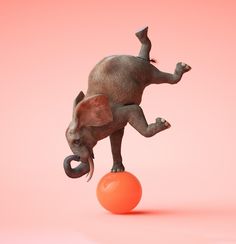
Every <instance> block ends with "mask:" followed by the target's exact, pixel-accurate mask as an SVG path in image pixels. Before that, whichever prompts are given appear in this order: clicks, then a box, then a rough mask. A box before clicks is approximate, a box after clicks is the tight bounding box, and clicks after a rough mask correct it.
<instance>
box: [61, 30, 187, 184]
mask: <svg viewBox="0 0 236 244" xmlns="http://www.w3.org/2000/svg"><path fill="white" fill-rule="evenodd" d="M135 35H136V37H137V38H138V40H139V41H140V43H141V48H140V51H139V54H138V56H131V55H112V56H108V57H105V58H104V59H102V60H101V61H100V62H99V63H97V64H96V65H95V67H94V68H93V69H92V71H91V72H90V74H89V77H88V89H87V92H86V94H84V93H83V92H82V91H81V92H80V93H79V94H78V96H77V97H76V98H75V100H74V104H73V114H72V120H71V122H70V124H69V126H68V128H67V130H66V133H65V134H66V139H67V141H68V144H69V147H70V149H71V151H72V153H73V155H70V156H68V157H66V158H65V160H64V170H65V173H66V175H67V176H69V177H71V178H78V177H81V176H83V175H85V174H87V176H88V181H89V180H90V179H91V178H92V175H93V172H94V162H93V159H94V154H93V147H94V146H95V145H96V144H97V142H98V141H99V140H102V139H104V138H106V137H108V136H109V137H110V143H111V151H112V156H113V166H112V169H111V172H115V173H116V172H122V171H124V170H125V167H124V165H123V162H122V156H121V143H122V137H123V134H124V128H125V126H126V125H127V124H128V123H129V124H130V125H131V126H132V127H134V129H136V130H137V131H138V132H139V133H140V134H141V135H143V136H144V137H151V136H154V135H155V134H157V133H158V132H161V131H163V130H165V129H168V128H169V127H170V123H169V122H167V121H166V120H165V119H163V118H160V117H158V118H157V119H156V120H155V122H154V123H151V124H148V123H147V121H146V118H145V115H144V113H143V110H142V108H141V107H140V106H139V105H140V103H141V100H142V94H143V91H144V89H145V87H147V86H149V85H151V84H161V83H168V84H176V83H178V82H179V81H180V80H181V78H182V75H183V74H184V73H185V72H188V71H189V70H191V67H190V66H189V65H187V64H185V63H183V62H179V63H177V64H176V68H175V71H174V73H173V74H170V73H166V72H162V71H160V70H159V69H157V68H156V67H155V66H154V65H153V64H151V63H152V62H155V60H153V59H150V58H149V54H150V50H151V46H152V44H151V41H150V39H149V37H148V27H145V28H142V29H141V30H139V31H137V32H136V33H135ZM72 161H78V162H80V164H79V165H77V166H76V167H74V168H72V166H71V162H72Z"/></svg>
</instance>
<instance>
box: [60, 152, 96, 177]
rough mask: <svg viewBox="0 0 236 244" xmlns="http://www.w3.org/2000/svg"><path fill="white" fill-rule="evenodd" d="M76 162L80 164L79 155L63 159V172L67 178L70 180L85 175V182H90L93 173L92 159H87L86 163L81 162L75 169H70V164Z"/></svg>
mask: <svg viewBox="0 0 236 244" xmlns="http://www.w3.org/2000/svg"><path fill="white" fill-rule="evenodd" d="M72 161H77V162H80V161H81V160H80V156H79V155H70V156H68V157H66V158H65V159H64V164H63V166H64V170H65V173H66V175H67V176H68V177H70V178H79V177H81V176H83V175H85V174H87V177H88V179H87V182H88V181H90V180H91V178H92V176H93V173H94V162H93V159H92V157H88V163H83V162H81V163H80V164H79V165H78V166H76V167H75V168H72V166H71V162H72Z"/></svg>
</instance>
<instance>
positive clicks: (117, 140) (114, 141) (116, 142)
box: [110, 128, 125, 172]
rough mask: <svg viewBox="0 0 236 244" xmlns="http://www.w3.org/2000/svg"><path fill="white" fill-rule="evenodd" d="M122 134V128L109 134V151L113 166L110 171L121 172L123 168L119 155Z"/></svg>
mask: <svg viewBox="0 0 236 244" xmlns="http://www.w3.org/2000/svg"><path fill="white" fill-rule="evenodd" d="M123 135H124V128H122V129H120V130H117V131H115V132H114V133H113V134H111V135H110V142H111V151H112V157H113V167H112V169H111V172H121V171H124V170H125V167H124V165H123V164H122V156H121V142H122V138H123Z"/></svg>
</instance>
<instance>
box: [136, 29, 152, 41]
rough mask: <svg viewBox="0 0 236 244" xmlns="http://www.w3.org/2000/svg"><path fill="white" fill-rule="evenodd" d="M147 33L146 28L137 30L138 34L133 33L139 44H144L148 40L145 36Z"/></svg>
mask: <svg viewBox="0 0 236 244" xmlns="http://www.w3.org/2000/svg"><path fill="white" fill-rule="evenodd" d="M147 32H148V26H147V27H145V28H142V29H141V30H139V31H138V32H136V33H135V35H136V36H137V37H138V39H139V41H140V42H141V43H145V42H147V41H148V40H149V39H148V36H147Z"/></svg>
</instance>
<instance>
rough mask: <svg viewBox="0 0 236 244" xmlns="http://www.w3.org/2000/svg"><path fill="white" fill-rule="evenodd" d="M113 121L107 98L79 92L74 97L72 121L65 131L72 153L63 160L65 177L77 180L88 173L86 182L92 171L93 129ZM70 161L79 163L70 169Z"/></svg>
mask: <svg viewBox="0 0 236 244" xmlns="http://www.w3.org/2000/svg"><path fill="white" fill-rule="evenodd" d="M112 120H113V117H112V112H111V108H110V105H109V100H108V97H107V96H105V95H101V94H98V95H94V96H91V97H85V95H84V93H83V92H82V91H81V92H80V93H79V95H78V96H77V97H76V99H75V101H74V106H73V115H72V121H71V122H70V124H69V127H68V128H67V130H66V139H67V141H68V144H69V146H70V148H71V151H72V152H73V155H70V156H68V157H66V158H65V160H64V170H65V173H66V174H67V176H69V177H71V178H78V177H81V176H83V175H84V174H86V173H88V174H89V178H88V181H89V180H90V179H91V178H92V175H93V171H94V163H93V158H94V155H93V150H92V149H93V147H94V146H95V145H96V143H97V140H96V137H94V135H93V128H95V127H99V126H103V125H105V124H107V123H109V122H111V121H112ZM72 161H81V163H80V164H79V165H78V166H77V167H75V168H72V167H71V162H72Z"/></svg>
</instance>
